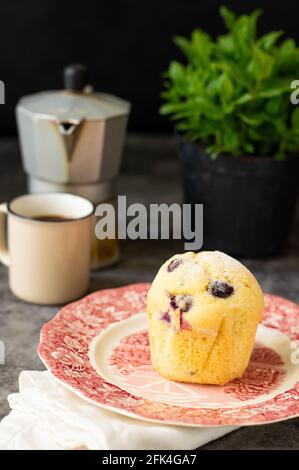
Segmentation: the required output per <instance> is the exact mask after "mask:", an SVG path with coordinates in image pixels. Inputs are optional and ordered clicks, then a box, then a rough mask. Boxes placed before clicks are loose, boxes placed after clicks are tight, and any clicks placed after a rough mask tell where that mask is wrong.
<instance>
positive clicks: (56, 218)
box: [32, 214, 71, 222]
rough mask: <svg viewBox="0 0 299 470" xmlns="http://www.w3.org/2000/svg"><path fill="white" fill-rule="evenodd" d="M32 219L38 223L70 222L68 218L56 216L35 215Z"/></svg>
mask: <svg viewBox="0 0 299 470" xmlns="http://www.w3.org/2000/svg"><path fill="white" fill-rule="evenodd" d="M32 219H33V220H38V221H40V222H65V221H66V220H71V218H70V217H65V216H64V215H58V214H47V215H35V216H34V217H32Z"/></svg>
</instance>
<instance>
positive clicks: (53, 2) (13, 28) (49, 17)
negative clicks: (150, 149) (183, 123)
mask: <svg viewBox="0 0 299 470" xmlns="http://www.w3.org/2000/svg"><path fill="white" fill-rule="evenodd" d="M223 3H225V4H226V5H227V6H229V7H231V8H233V9H234V10H235V11H236V12H237V13H243V12H250V11H251V10H253V9H255V8H263V10H264V15H263V16H262V18H261V19H260V22H259V31H260V32H261V33H263V32H266V31H267V30H270V29H275V30H277V29H282V30H284V31H285V33H286V36H289V37H294V38H295V39H297V42H299V41H298V39H299V28H298V15H297V12H298V5H297V3H295V2H294V1H290V0H284V1H278V2H274V1H266V0H264V1H251V0H247V1H244V0H238V1H228V0H227V1H226V2H221V1H216V0H205V1H202V0H152V1H144V0H118V1H111V0H104V1H103V0H93V1H92V0H81V1H70V0H39V1H38V0H26V1H21V0H19V1H16V0H10V1H6V2H5V1H4V0H2V1H1V7H0V20H1V23H0V79H1V80H3V81H4V82H5V86H6V104H5V105H4V106H3V105H2V106H0V135H2V136H3V135H9V134H14V133H15V120H14V106H15V104H16V102H17V100H18V99H19V97H21V96H22V95H26V94H29V93H32V92H35V91H39V90H46V89H52V88H61V87H62V80H61V70H62V68H63V67H64V65H66V64H68V63H71V62H82V63H84V64H86V65H87V66H88V67H89V69H90V81H91V82H92V84H93V85H94V87H95V89H97V90H100V91H104V92H109V93H113V94H116V95H118V96H121V97H123V98H126V99H128V100H130V101H131V102H132V104H133V108H132V114H131V119H130V130H132V131H137V132H139V131H140V132H141V131H142V132H165V131H170V130H171V124H170V123H169V121H168V119H167V118H165V117H160V116H159V115H158V107H159V104H160V97H159V95H160V91H161V87H162V78H161V75H162V72H163V71H164V70H165V69H166V68H167V65H168V63H169V61H170V60H171V59H173V58H180V57H181V56H180V53H179V52H178V51H177V49H176V47H175V46H174V44H173V43H172V40H171V38H172V37H173V36H174V35H175V34H182V35H189V34H190V32H191V31H192V29H194V28H195V27H201V28H202V29H205V30H207V31H208V32H209V33H211V34H212V35H216V34H221V33H223V32H224V26H223V23H222V19H221V18H220V16H219V14H218V9H219V6H220V5H221V4H223ZM295 78H299V77H294V79H295Z"/></svg>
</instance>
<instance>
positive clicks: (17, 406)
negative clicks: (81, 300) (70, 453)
mask: <svg viewBox="0 0 299 470" xmlns="http://www.w3.org/2000/svg"><path fill="white" fill-rule="evenodd" d="M19 388H20V391H19V393H14V394H12V395H9V396H8V401H9V404H10V407H11V409H12V411H11V412H10V413H9V415H8V416H6V417H5V418H4V419H3V420H2V422H1V423H0V449H21V450H23V449H95V450H99V449H105V450H135V449H146V450H152V449H155V450H161V449H163V450H172V449H178V450H190V449H195V448H197V447H200V446H202V445H204V444H206V443H207V442H210V441H212V440H214V439H217V438H218V437H221V436H223V435H224V434H226V433H228V432H231V431H233V430H234V429H236V427H233V426H223V427H210V428H195V427H182V426H167V425H161V424H159V423H152V422H145V421H141V420H138V419H133V418H128V417H126V416H122V415H120V414H117V413H113V412H110V411H106V410H104V409H102V408H100V407H98V406H95V405H92V404H91V403H89V402H87V401H85V400H84V399H83V398H80V397H78V396H77V395H76V394H75V393H73V392H71V391H69V390H68V389H67V388H66V387H64V386H63V385H61V384H59V383H58V382H57V381H56V380H54V379H53V378H52V376H51V375H50V373H49V372H48V371H44V372H36V371H24V372H22V373H21V374H20V378H19Z"/></svg>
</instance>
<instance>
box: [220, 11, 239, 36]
mask: <svg viewBox="0 0 299 470" xmlns="http://www.w3.org/2000/svg"><path fill="white" fill-rule="evenodd" d="M220 15H221V16H222V18H223V21H224V24H225V26H226V27H227V29H229V30H230V31H231V30H232V29H233V27H234V26H235V24H236V16H235V14H234V13H233V12H232V11H231V10H229V9H228V8H227V7H225V6H221V7H220Z"/></svg>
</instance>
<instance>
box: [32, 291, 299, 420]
mask: <svg viewBox="0 0 299 470" xmlns="http://www.w3.org/2000/svg"><path fill="white" fill-rule="evenodd" d="M148 288H149V284H135V285H130V286H125V287H120V288H117V289H107V290H103V291H98V292H95V293H93V294H90V295H88V296H87V297H85V298H83V299H81V300H79V301H77V302H74V303H71V304H69V305H67V306H65V307H63V308H62V309H61V310H60V312H58V314H57V315H56V316H55V317H54V318H53V319H52V320H51V321H50V322H48V323H47V324H45V325H44V327H43V328H42V332H41V342H40V345H39V354H40V357H41V359H42V360H43V362H44V363H45V365H46V367H47V368H48V369H49V371H50V372H51V373H52V374H53V376H54V377H55V378H56V379H58V380H59V381H60V382H62V383H64V384H65V385H66V386H67V387H69V388H71V389H72V390H73V391H74V392H76V393H77V394H79V395H80V396H81V397H84V398H85V399H87V400H88V401H90V402H92V403H94V404H95V405H99V406H102V407H104V408H107V409H110V410H113V411H116V412H119V413H122V414H125V415H128V416H132V417H135V418H139V419H144V420H149V421H158V422H162V423H165V424H178V425H185V426H220V425H251V424H264V423H270V422H274V421H279V420H284V419H288V418H292V417H295V416H298V415H299V376H298V367H297V368H296V367H295V366H294V371H293V372H292V374H291V376H290V377H289V375H290V374H289V370H288V371H287V372H286V370H285V363H284V360H282V358H281V357H280V355H279V354H277V352H275V351H274V350H272V349H271V348H266V347H264V346H263V345H256V348H255V350H254V352H253V356H252V360H251V363H250V365H249V367H248V369H247V371H246V373H245V374H244V376H243V377H242V379H237V381H234V382H232V383H230V384H227V385H226V386H225V387H216V388H218V389H219V390H221V392H220V395H221V396H222V398H221V400H222V401H220V403H219V404H218V405H217V407H215V406H214V407H211V406H209V402H208V401H206V403H205V404H204V405H203V404H200V405H198V403H197V406H195V405H194V406H192V405H191V406H190V403H189V404H188V405H189V406H186V404H180V402H179V401H178V402H177V404H173V403H167V402H164V401H163V398H162V399H161V398H159V399H157V400H155V399H153V396H151V397H148V396H144V395H142V394H140V391H138V393H133V392H132V390H130V391H128V389H127V387H122V386H119V385H116V384H115V383H112V382H111V381H109V380H107V379H106V378H105V377H103V376H101V375H100V374H99V373H98V371H97V370H96V369H95V368H94V367H93V366H92V364H91V361H90V356H89V350H90V346H91V344H92V342H93V341H94V340H95V339H96V338H97V337H98V336H99V335H102V334H103V333H105V331H108V329H109V328H110V327H111V326H114V325H117V324H118V323H119V322H124V323H125V321H128V320H129V319H130V318H131V317H133V316H134V315H138V314H141V313H143V312H144V311H145V304H146V295H147V291H148ZM136 318H137V317H136ZM262 323H263V325H264V326H265V327H267V328H269V329H275V330H278V331H279V332H281V333H283V334H285V335H287V336H288V338H289V339H290V340H293V341H294V340H299V307H298V306H297V305H296V304H294V303H292V302H290V301H288V300H285V299H282V298H279V297H276V296H272V295H266V309H265V315H264V319H263V322H262ZM272 331H273V330H272ZM136 335H137V336H136ZM125 342H127V343H128V342H129V348H128V349H129V350H131V351H132V349H135V350H134V352H133V353H132V352H130V353H129V354H127V355H126V354H125V355H124V356H123V357H122V354H123V353H122V354H119V352H120V351H118V352H117V347H119V345H116V349H115V348H114V351H115V353H116V354H115V355H114V356H113V355H112V358H110V360H111V364H110V367H113V368H114V369H115V370H116V372H117V373H118V374H119V375H121V376H122V377H126V378H128V377H130V376H131V377H132V376H133V375H134V374H135V373H136V371H138V369H139V372H140V371H141V369H142V372H146V375H147V377H148V376H151V375H153V374H155V372H154V371H153V370H152V366H151V363H150V357H149V349H148V339H147V333H146V331H144V328H143V331H142V330H141V331H139V332H136V333H135V337H133V338H132V337H131V338H127V339H124V343H125ZM130 342H132V344H131V343H130ZM120 343H121V341H120ZM133 344H134V345H135V347H136V348H132V346H133ZM122 360H123V362H122ZM113 361H114V362H113ZM156 378H157V376H156ZM142 380H144V379H142ZM146 380H148V379H146ZM165 382H166V383H168V387H169V390H170V389H171V388H172V387H174V388H177V387H179V388H180V387H181V386H183V389H184V390H185V389H186V388H188V387H193V388H194V387H195V388H197V387H211V386H198V385H186V384H177V383H176V382H170V381H165ZM143 385H144V384H143ZM136 392H137V389H136ZM184 393H185V391H184ZM188 393H189V392H188ZM209 393H210V388H209ZM168 394H169V395H171V393H169V392H168ZM217 394H218V395H219V393H218V392H217ZM189 395H190V396H191V394H189ZM223 396H225V397H226V398H223ZM218 398H219V397H218ZM230 400H231V404H230ZM183 401H184V400H183ZM222 402H223V406H222Z"/></svg>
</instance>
